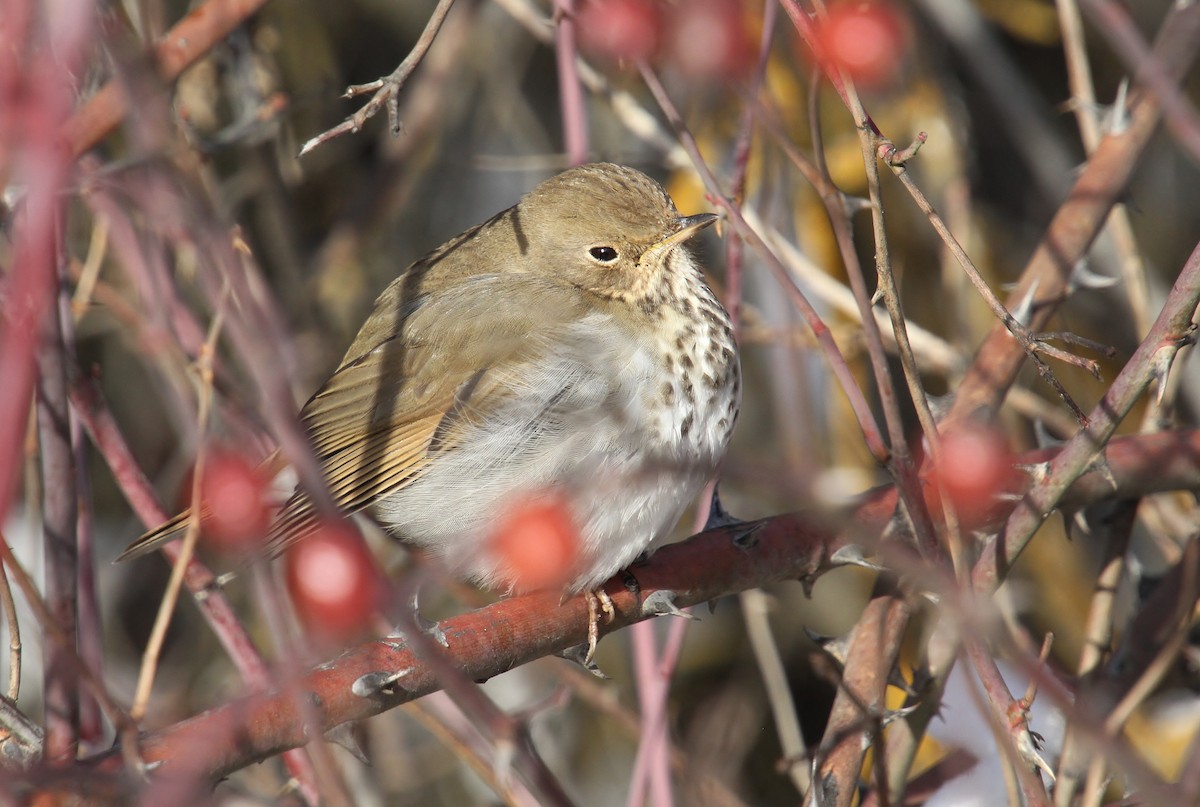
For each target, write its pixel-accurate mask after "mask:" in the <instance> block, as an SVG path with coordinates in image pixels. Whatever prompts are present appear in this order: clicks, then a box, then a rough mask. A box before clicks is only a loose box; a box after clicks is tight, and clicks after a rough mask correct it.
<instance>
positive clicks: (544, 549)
mask: <svg viewBox="0 0 1200 807" xmlns="http://www.w3.org/2000/svg"><path fill="white" fill-rule="evenodd" d="M491 549H492V551H493V552H494V553H495V554H496V556H497V557H498V559H499V560H500V561H501V563H502V564H503V566H504V568H505V569H506V570H507V572H508V577H509V582H511V583H512V585H513V587H514V589H516V590H518V591H531V590H535V589H543V588H553V587H555V586H563V585H566V583H567V582H568V581H569V580H570V578H571V575H572V573H573V572H574V571H575V568H576V564H577V563H578V560H579V550H580V546H579V528H578V527H577V526H576V525H575V521H574V519H573V518H572V516H571V512H570V508H569V507H568V506H567V503H566V502H565V501H563V500H562V499H561V498H557V497H554V498H550V499H531V500H525V501H521V502H517V503H516V504H515V505H514V506H513V507H511V508H509V509H508V510H507V512H505V513H503V514H502V515H501V516H500V518H499V519H498V521H497V524H496V531H495V532H494V533H493V535H492V542H491Z"/></svg>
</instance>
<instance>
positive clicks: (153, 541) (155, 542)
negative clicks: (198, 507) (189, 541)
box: [116, 507, 192, 563]
mask: <svg viewBox="0 0 1200 807" xmlns="http://www.w3.org/2000/svg"><path fill="white" fill-rule="evenodd" d="M191 517H192V509H191V508H190V507H189V508H188V509H186V510H184V511H183V512H182V513H180V514H179V515H177V516H175V517H174V518H172V519H170V520H169V521H166V522H164V523H163V524H161V525H160V526H158V527H155V528H154V529H152V530H150V531H149V532H146V533H143V534H142V536H141V537H140V538H138V539H137V540H136V541H134V542H133V543H131V544H130V545H129V546H127V547H125V551H124V552H122V553H121V554H120V555H118V556H117V561H116V562H117V563H120V562H121V561H123V560H132V559H133V558H140V557H141V556H142V555H147V554H149V553H150V552H152V551H154V550H155V549H158V548H159V547H160V546H162V545H163V544H166V543H170V542H171V541H174V540H175V539H176V538H182V537H183V534H184V532H185V531H186V530H187V526H188V521H189V520H190V519H191Z"/></svg>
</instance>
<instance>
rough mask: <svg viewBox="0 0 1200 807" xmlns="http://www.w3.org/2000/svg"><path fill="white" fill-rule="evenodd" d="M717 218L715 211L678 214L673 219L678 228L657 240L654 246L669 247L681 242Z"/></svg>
mask: <svg viewBox="0 0 1200 807" xmlns="http://www.w3.org/2000/svg"><path fill="white" fill-rule="evenodd" d="M718 218H719V216H717V214H716V213H697V214H696V215H694V216H680V217H679V218H677V219H675V223H676V224H677V225H679V229H678V230H676V231H675V232H673V233H671V234H670V235H669V236H667V237H666V238H664V239H663V240H662V241H660V242H658V243H657V244H656V245H655V246H656V247H658V248H662V247H670V246H674V245H675V244H681V243H683V242H684V241H687V240H688V239H689V238H691V237H692V236H693V235H695V234H696V233H698V232H700V231H701V230H703V229H704V228H705V227H707V226H708V225H710V224H712V223H713V222H714V221H716V220H717V219H718Z"/></svg>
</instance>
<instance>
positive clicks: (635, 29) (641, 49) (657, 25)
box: [575, 0, 662, 61]
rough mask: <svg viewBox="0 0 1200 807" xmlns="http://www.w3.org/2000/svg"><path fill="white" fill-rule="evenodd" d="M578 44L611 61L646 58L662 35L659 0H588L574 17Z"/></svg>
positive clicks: (655, 47)
mask: <svg viewBox="0 0 1200 807" xmlns="http://www.w3.org/2000/svg"><path fill="white" fill-rule="evenodd" d="M575 23H576V26H577V29H578V31H579V43H580V45H581V46H582V47H583V49H584V50H586V51H587V52H589V53H592V54H595V55H597V56H602V57H604V58H606V59H611V60H613V61H624V60H628V61H636V60H638V59H649V58H650V57H652V56H653V55H654V54H655V52H656V51H657V50H658V44H659V41H660V39H661V36H662V8H661V5H660V4H659V2H658V0H587V1H586V2H583V3H582V4H581V6H580V8H579V10H578V13H577V14H576V16H575Z"/></svg>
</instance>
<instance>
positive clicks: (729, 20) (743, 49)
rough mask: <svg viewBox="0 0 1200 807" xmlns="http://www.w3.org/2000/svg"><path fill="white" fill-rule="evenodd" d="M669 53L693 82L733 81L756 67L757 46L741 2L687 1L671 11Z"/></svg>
mask: <svg viewBox="0 0 1200 807" xmlns="http://www.w3.org/2000/svg"><path fill="white" fill-rule="evenodd" d="M668 28H669V31H668V40H667V53H668V58H669V59H670V60H671V62H672V63H673V64H674V65H675V66H676V67H678V68H679V70H680V71H681V72H682V73H683V74H684V75H685V76H687V77H688V78H691V79H693V80H731V79H735V78H738V77H739V76H742V75H744V74H745V73H746V72H747V71H749V69H750V68H751V66H752V65H753V63H754V43H753V40H752V37H751V36H750V32H749V31H748V29H747V27H746V18H745V16H744V15H743V13H742V8H741V4H740V3H739V2H738V0H688V2H684V3H678V4H677V5H675V6H673V7H672V14H671V18H670V23H669V26H668Z"/></svg>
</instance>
